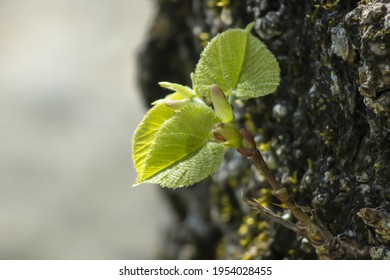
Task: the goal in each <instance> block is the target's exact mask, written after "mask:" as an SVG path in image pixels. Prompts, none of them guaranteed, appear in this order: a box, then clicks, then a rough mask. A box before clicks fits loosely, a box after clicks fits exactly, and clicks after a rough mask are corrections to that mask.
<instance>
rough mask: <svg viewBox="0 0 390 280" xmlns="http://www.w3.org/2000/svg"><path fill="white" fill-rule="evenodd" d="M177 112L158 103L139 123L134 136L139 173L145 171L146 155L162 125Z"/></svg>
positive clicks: (135, 157) (134, 151)
mask: <svg viewBox="0 0 390 280" xmlns="http://www.w3.org/2000/svg"><path fill="white" fill-rule="evenodd" d="M174 114H175V112H174V111H173V110H171V109H170V108H168V107H167V106H166V105H165V104H158V105H156V106H154V107H153V108H152V109H150V110H149V111H148V112H147V113H146V115H145V117H144V119H143V120H142V122H141V123H140V124H139V125H138V127H137V129H136V131H135V133H134V136H133V149H132V150H133V155H132V156H133V161H134V167H135V169H136V170H137V171H138V172H139V173H143V170H144V167H145V160H146V156H147V154H148V152H149V150H150V146H151V145H152V143H153V141H154V138H155V136H156V132H157V130H158V129H159V128H160V126H161V125H162V124H163V123H164V122H165V121H167V120H168V119H170V118H171V117H173V115H174Z"/></svg>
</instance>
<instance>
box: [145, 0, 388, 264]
mask: <svg viewBox="0 0 390 280" xmlns="http://www.w3.org/2000/svg"><path fill="white" fill-rule="evenodd" d="M217 2H218V3H219V4H221V3H222V2H226V3H227V5H226V6H223V7H220V6H221V5H217ZM157 6H158V12H157V14H156V18H155V20H154V24H153V26H152V28H151V30H150V33H149V37H148V39H147V42H146V44H145V48H144V49H143V51H142V52H141V53H140V56H139V57H140V58H139V62H140V63H139V80H140V85H141V89H142V91H143V93H144V95H145V98H146V101H147V102H148V103H150V102H151V101H152V100H154V99H157V98H161V95H162V94H163V93H164V92H163V91H162V90H161V89H159V88H158V86H157V82H158V81H163V80H167V81H171V82H178V83H183V84H188V85H190V80H189V73H190V72H191V71H192V70H193V68H194V65H195V63H196V61H197V59H198V57H199V53H200V51H201V50H202V46H204V44H205V43H206V42H207V40H208V39H210V38H211V37H212V36H214V35H215V34H217V33H218V32H220V31H223V30H225V29H227V28H230V27H244V26H245V25H246V24H247V23H249V22H251V21H254V22H255V28H254V29H255V32H256V33H257V35H258V37H259V39H260V40H262V41H263V42H264V43H265V44H267V46H268V47H269V49H270V50H271V51H272V52H273V53H274V54H275V55H276V57H277V59H278V61H279V63H280V66H281V70H282V75H281V80H282V82H281V85H280V86H279V88H278V90H277V92H275V93H274V94H271V95H269V96H266V97H263V98H259V99H257V100H251V101H247V102H243V103H242V104H237V105H236V108H235V109H236V110H237V111H238V112H239V118H238V121H239V123H240V124H241V125H242V126H247V127H254V126H255V127H256V128H257V131H256V138H255V140H256V141H257V144H258V145H259V146H260V147H261V149H262V154H263V156H264V157H265V160H266V162H267V164H268V166H269V167H270V169H271V170H272V171H273V172H274V174H275V176H276V178H277V179H278V180H279V181H280V182H281V183H282V185H283V186H284V187H286V188H287V189H289V190H290V192H291V193H293V196H294V200H295V201H296V202H297V203H298V204H299V205H302V206H306V207H308V209H310V210H309V212H310V213H311V214H312V215H313V216H315V218H316V219H318V220H320V221H321V222H322V224H323V225H324V226H325V227H326V229H327V230H328V231H329V232H330V233H331V235H333V236H334V237H335V238H336V239H337V240H339V241H340V240H341V241H343V242H344V241H345V242H347V243H346V244H350V246H349V247H351V248H352V249H351V250H355V249H356V251H354V252H356V254H355V253H351V252H349V253H348V252H347V251H348V250H350V248H349V249H345V248H343V246H341V247H340V246H338V245H335V248H333V249H334V250H331V251H330V252H329V256H328V257H329V258H363V259H370V258H373V259H383V258H390V1H388V0H372V1H370V0H362V1H342V0H335V1H332V0H329V1H325V0H311V1H303V0H295V1H294V0H272V1H271V0H248V1H233V0H232V1H212V0H203V1H202V0H192V1H191V0H182V1H168V0H165V1H164V0H160V1H157ZM259 63H261V61H259ZM163 192H164V194H165V195H166V197H167V199H168V201H169V203H170V204H171V205H172V206H173V209H174V213H175V214H174V215H175V217H174V220H175V223H174V224H173V225H172V227H171V228H170V230H169V232H168V233H167V237H166V238H167V243H166V250H165V251H164V254H163V255H162V256H161V257H165V258H185V259H205V258H206V259H213V258H219V259H240V258H243V259H282V258H284V259H300V258H303V259H311V258H318V254H317V253H318V252H317V253H316V251H315V250H314V248H313V246H311V244H309V243H308V242H307V240H306V239H303V238H301V237H300V236H299V235H297V234H296V233H294V232H293V231H291V230H289V229H288V228H286V227H284V226H282V225H280V224H279V223H276V222H275V221H274V220H272V219H269V217H268V218H267V217H266V216H265V215H259V214H258V213H257V211H254V210H253V209H252V208H251V207H250V206H249V205H248V203H247V200H248V199H250V198H257V200H258V201H260V203H262V204H263V205H268V206H267V207H268V208H269V209H270V210H271V211H273V212H274V213H276V214H277V215H278V216H280V217H283V220H284V221H287V222H292V223H295V222H296V221H295V220H294V218H293V217H292V216H291V214H290V212H289V211H288V210H286V209H284V208H283V205H279V204H280V202H279V201H278V200H277V199H276V198H275V196H274V195H273V194H272V191H271V190H270V188H269V186H268V184H267V182H266V181H265V180H264V178H263V177H262V176H260V175H259V174H257V173H256V172H255V171H254V170H253V168H251V164H250V162H249V161H248V160H247V159H246V158H244V157H242V156H240V155H239V154H238V153H237V152H235V151H231V152H229V153H228V154H227V156H226V161H225V163H224V164H223V167H222V168H221V170H220V171H218V172H217V173H216V174H214V175H213V176H212V178H211V179H210V180H208V181H205V182H202V183H201V184H198V185H196V186H193V187H190V188H186V189H180V190H167V189H164V190H163ZM360 248H365V249H364V250H361V251H359V249H360Z"/></svg>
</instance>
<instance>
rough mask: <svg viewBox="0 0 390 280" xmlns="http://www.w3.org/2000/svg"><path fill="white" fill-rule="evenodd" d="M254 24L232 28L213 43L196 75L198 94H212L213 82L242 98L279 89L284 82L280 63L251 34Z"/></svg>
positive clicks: (194, 78)
mask: <svg viewBox="0 0 390 280" xmlns="http://www.w3.org/2000/svg"><path fill="white" fill-rule="evenodd" d="M250 27H251V25H250V26H248V28H247V29H246V30H243V29H229V30H227V31H225V32H223V33H221V34H219V35H217V36H216V37H214V38H213V39H212V40H211V41H210V42H209V44H208V45H207V46H206V48H205V49H204V50H203V52H202V53H201V56H200V60H199V62H198V64H197V66H196V69H195V72H194V74H193V76H192V79H193V84H194V89H195V91H196V92H197V93H198V94H200V95H202V96H210V87H211V86H212V85H217V86H218V87H219V88H220V89H221V90H222V91H223V92H224V93H225V94H226V95H234V96H236V97H238V98H240V99H248V98H255V97H259V96H263V95H266V94H270V93H272V92H274V91H275V90H276V88H277V87H278V85H279V83H280V69H279V65H278V62H277V60H276V58H275V57H274V55H273V54H272V53H271V52H270V51H269V50H268V49H267V47H266V46H265V45H264V44H263V43H262V42H261V41H260V40H259V39H257V38H256V37H254V36H253V35H252V34H250Z"/></svg>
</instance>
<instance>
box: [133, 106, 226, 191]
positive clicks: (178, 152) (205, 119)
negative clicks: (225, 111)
mask: <svg viewBox="0 0 390 280" xmlns="http://www.w3.org/2000/svg"><path fill="white" fill-rule="evenodd" d="M157 106H164V104H159V105H157ZM166 116H167V117H168V118H167V120H166V121H165V122H161V121H160V119H159V121H158V122H154V119H153V118H151V117H150V118H149V120H148V121H147V122H145V124H144V127H150V128H152V130H153V131H152V133H153V134H154V137H153V138H148V140H152V143H151V144H150V145H148V146H147V151H144V152H143V157H142V158H141V160H140V162H141V164H139V166H140V167H141V168H140V169H138V168H137V161H135V162H136V168H137V171H138V178H137V182H136V184H139V183H142V182H145V181H148V182H154V183H160V184H162V185H165V186H170V187H176V186H177V185H169V182H170V181H169V180H172V181H177V180H176V179H175V180H173V179H172V178H173V177H170V176H168V175H169V174H168V175H161V176H156V175H158V174H159V173H160V172H162V171H167V170H168V169H169V170H171V172H172V174H182V178H181V179H180V180H181V181H180V182H181V184H180V185H188V184H193V183H195V182H197V181H200V180H201V179H203V178H205V177H207V176H208V175H209V174H210V173H208V172H206V173H205V172H203V173H204V174H206V175H204V174H203V175H202V174H200V173H198V171H196V170H195V169H197V168H199V167H200V166H202V164H205V163H203V162H199V160H205V156H206V155H207V154H208V155H214V153H218V152H216V151H222V156H223V148H222V149H220V148H219V147H218V148H217V149H216V148H215V147H214V145H211V146H209V145H208V144H209V142H210V141H212V139H213V138H212V130H213V128H214V126H215V125H216V124H217V123H219V122H220V119H219V118H218V117H217V116H216V114H215V112H214V111H213V110H212V109H211V108H209V107H207V106H204V105H197V104H193V105H191V106H188V107H186V108H184V109H183V110H181V111H179V112H177V113H175V114H174V115H173V116H170V115H169V114H167V115H166ZM150 123H153V125H150ZM146 124H147V125H146ZM154 124H160V126H159V127H158V128H157V129H156V127H155V125H154ZM142 132H143V133H146V134H148V133H150V132H151V131H147V130H143V131H142ZM140 136H141V135H139V137H140ZM141 139H142V138H141ZM148 143H149V142H148ZM134 145H135V146H136V147H138V144H137V143H135V144H134ZM216 145H218V146H219V144H216ZM144 146H145V147H146V145H144ZM205 146H208V147H209V149H211V151H210V152H208V149H206V148H205V149H204V150H202V149H203V148H204V147H205ZM138 151H139V150H138ZM200 151H202V152H200ZM219 154H221V153H219ZM220 157H221V155H219V157H218V158H220ZM208 160H210V161H211V163H212V162H215V160H214V159H212V158H209V159H208ZM213 166H214V165H213ZM180 168H182V169H180ZM173 169H174V170H173ZM190 169H193V170H192V171H191V172H189V170H190ZM200 170H203V169H202V168H201V169H200ZM196 174H198V175H196ZM201 175H202V176H201ZM159 178H165V179H164V181H161V182H160V181H159ZM168 179H169V180H168ZM184 183H185V184H184Z"/></svg>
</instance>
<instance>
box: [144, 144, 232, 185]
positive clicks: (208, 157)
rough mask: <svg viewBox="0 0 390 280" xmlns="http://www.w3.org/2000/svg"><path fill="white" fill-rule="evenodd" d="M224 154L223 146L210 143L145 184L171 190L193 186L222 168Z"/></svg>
mask: <svg viewBox="0 0 390 280" xmlns="http://www.w3.org/2000/svg"><path fill="white" fill-rule="evenodd" d="M224 154H225V151H224V148H223V146H222V145H220V144H217V143H213V142H208V143H206V145H205V146H203V147H202V148H200V150H198V151H196V152H195V153H193V154H191V155H190V156H188V157H187V158H185V159H183V160H182V161H179V162H178V163H175V164H174V165H172V166H171V167H170V168H168V169H165V170H163V171H161V172H160V173H158V174H157V175H155V176H153V177H151V178H149V179H147V180H146V181H145V183H152V184H160V185H161V186H163V187H170V188H176V187H183V186H191V185H193V184H195V183H197V182H199V181H201V180H203V179H204V178H206V177H207V176H209V175H211V174H213V173H214V172H215V171H216V170H217V169H218V168H219V167H220V166H221V164H222V161H223V156H224Z"/></svg>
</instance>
